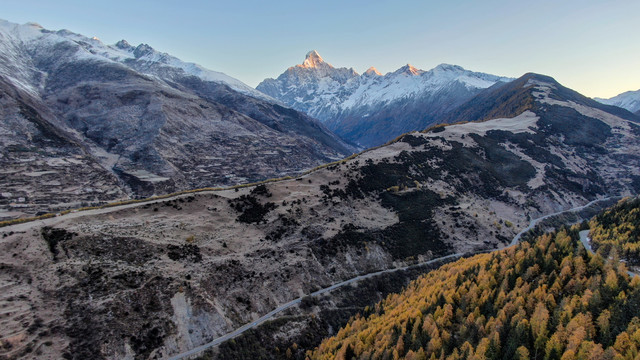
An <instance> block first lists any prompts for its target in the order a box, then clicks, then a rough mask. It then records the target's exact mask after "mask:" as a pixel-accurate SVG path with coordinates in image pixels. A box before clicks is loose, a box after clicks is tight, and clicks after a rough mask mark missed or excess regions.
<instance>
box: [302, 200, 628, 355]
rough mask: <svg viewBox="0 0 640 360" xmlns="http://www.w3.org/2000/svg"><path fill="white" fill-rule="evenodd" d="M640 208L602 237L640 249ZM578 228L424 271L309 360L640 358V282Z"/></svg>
mask: <svg viewBox="0 0 640 360" xmlns="http://www.w3.org/2000/svg"><path fill="white" fill-rule="evenodd" d="M639 205H640V202H639V201H638V200H633V201H624V202H621V203H619V204H618V205H616V206H615V207H613V208H612V209H610V210H608V211H606V212H604V213H602V214H600V215H598V216H596V217H595V218H594V219H592V221H591V222H590V225H591V226H594V227H596V229H598V230H596V234H598V235H597V236H596V238H598V239H607V238H611V237H612V236H611V234H612V233H616V231H617V232H619V233H623V234H630V235H629V236H628V237H627V238H631V237H632V236H635V242H633V243H634V244H635V243H637V232H635V226H634V224H637V218H638V216H637V214H638V208H639ZM627 221H629V222H627ZM584 226H586V224H585V225H583V227H584ZM616 229H617V230H616ZM579 230H581V227H580V225H575V226H573V227H570V228H568V227H565V228H563V229H560V230H558V231H556V232H554V233H549V234H545V235H542V236H540V237H538V238H535V239H533V240H531V241H529V242H524V243H521V244H519V245H517V246H515V247H513V248H509V249H506V250H503V251H499V252H494V253H491V254H481V255H476V256H473V257H471V258H466V259H461V260H459V261H457V262H455V263H452V264H448V265H445V266H443V267H442V268H440V269H438V270H435V271H432V272H430V273H428V274H425V275H424V276H422V277H421V278H419V279H417V280H416V281H414V282H412V283H411V284H410V285H409V286H408V287H407V288H406V289H405V290H404V291H403V292H402V293H400V294H394V295H391V296H389V297H387V298H386V299H385V300H384V301H382V302H381V303H378V304H377V305H376V306H375V307H374V308H371V309H367V310H366V311H365V313H364V314H362V315H359V316H357V317H355V318H353V319H352V320H351V321H350V322H349V324H348V325H347V326H345V327H344V328H343V329H341V330H340V331H339V332H338V333H337V334H336V335H335V336H334V337H332V338H329V339H327V340H325V341H323V343H322V344H321V345H320V346H319V347H318V348H317V349H316V350H315V351H313V352H309V353H308V357H309V358H311V359H334V358H337V359H354V358H355V359H399V358H406V359H451V360H454V359H545V360H546V359H549V360H552V359H576V358H578V359H637V358H638V356H640V355H639V349H640V318H639V317H638V309H640V276H635V277H633V278H631V277H630V276H629V275H628V274H627V269H626V267H625V265H624V263H622V262H619V261H612V260H615V259H609V260H605V258H603V257H602V256H601V255H599V254H596V255H589V254H588V252H587V251H586V250H585V248H584V247H583V245H582V244H581V243H580V241H579V234H578V232H579ZM616 234H617V233H616ZM634 234H635V235H634ZM616 236H617V235H616ZM614 237H615V236H614ZM627 238H625V239H627ZM601 241H604V240H601ZM610 241H612V240H610ZM614 244H615V246H618V247H620V248H622V249H626V247H625V244H624V243H622V242H614Z"/></svg>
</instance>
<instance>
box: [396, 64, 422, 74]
mask: <svg viewBox="0 0 640 360" xmlns="http://www.w3.org/2000/svg"><path fill="white" fill-rule="evenodd" d="M423 72H424V71H423V70H420V69H418V68H416V67H414V66H413V65H411V64H407V65H405V66H403V67H401V68H400V69H398V70H396V71H395V73H396V74H406V75H411V76H415V75H420V74H422V73H423Z"/></svg>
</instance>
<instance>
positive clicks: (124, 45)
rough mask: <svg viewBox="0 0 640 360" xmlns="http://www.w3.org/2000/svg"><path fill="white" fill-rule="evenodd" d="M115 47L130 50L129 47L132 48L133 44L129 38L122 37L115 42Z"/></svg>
mask: <svg viewBox="0 0 640 360" xmlns="http://www.w3.org/2000/svg"><path fill="white" fill-rule="evenodd" d="M115 47H117V48H118V49H122V50H128V49H131V48H132V47H133V46H131V44H129V42H128V41H127V40H125V39H122V40H120V41H118V42H117V43H116V44H115Z"/></svg>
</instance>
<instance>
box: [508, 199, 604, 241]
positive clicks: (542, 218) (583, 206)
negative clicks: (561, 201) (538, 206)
mask: <svg viewBox="0 0 640 360" xmlns="http://www.w3.org/2000/svg"><path fill="white" fill-rule="evenodd" d="M612 198H614V196H609V197H606V198H603V199H596V200H593V201H590V202H588V203H587V204H585V205H582V206H577V207H574V208H572V209H569V210H562V211H558V212H554V213H552V214H548V215H545V216H541V217H539V218H537V219H533V220H531V222H530V223H529V226H527V227H526V228H525V229H524V230H522V231H520V232H519V233H518V234H517V235H516V236H515V237H514V238H513V240H511V244H509V246H510V247H511V246H514V245H517V244H518V242H520V237H521V236H522V235H524V233H526V232H527V231H529V230H531V229H533V228H534V227H535V226H536V225H538V223H540V221H542V220H546V219H548V218H550V217H553V216H557V215H560V214H564V213H567V212H575V211H580V210H583V209H585V208H588V207H589V206H591V205H593V204H595V203H597V202H600V201H606V200H609V199H612Z"/></svg>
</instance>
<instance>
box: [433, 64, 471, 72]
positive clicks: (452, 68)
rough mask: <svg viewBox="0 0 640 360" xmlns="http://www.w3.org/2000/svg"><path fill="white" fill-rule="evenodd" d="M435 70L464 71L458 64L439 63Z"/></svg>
mask: <svg viewBox="0 0 640 360" xmlns="http://www.w3.org/2000/svg"><path fill="white" fill-rule="evenodd" d="M434 70H435V71H451V72H464V71H465V70H464V68H463V67H462V66H459V65H451V64H440V65H438V66H436V67H435V68H434Z"/></svg>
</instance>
